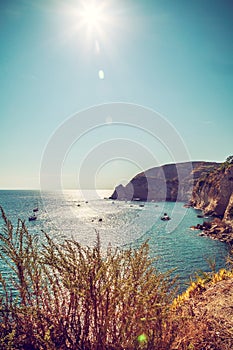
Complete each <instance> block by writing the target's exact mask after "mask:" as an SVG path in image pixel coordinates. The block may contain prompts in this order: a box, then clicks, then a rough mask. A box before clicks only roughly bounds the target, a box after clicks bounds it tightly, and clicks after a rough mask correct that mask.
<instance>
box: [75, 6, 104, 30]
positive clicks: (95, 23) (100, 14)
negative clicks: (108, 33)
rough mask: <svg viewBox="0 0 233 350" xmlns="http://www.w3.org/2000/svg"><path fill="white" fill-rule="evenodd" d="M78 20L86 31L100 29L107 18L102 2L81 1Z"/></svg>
mask: <svg viewBox="0 0 233 350" xmlns="http://www.w3.org/2000/svg"><path fill="white" fill-rule="evenodd" d="M80 20H81V26H82V27H85V28H86V29H87V30H88V31H95V30H97V31H100V30H101V29H102V27H103V25H104V22H106V20H107V17H106V14H105V13H104V6H103V3H102V4H100V3H97V2H96V1H89V2H87V1H86V2H85V3H83V4H82V8H81V9H80Z"/></svg>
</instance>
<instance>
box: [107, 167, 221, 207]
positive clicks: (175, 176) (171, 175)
mask: <svg viewBox="0 0 233 350" xmlns="http://www.w3.org/2000/svg"><path fill="white" fill-rule="evenodd" d="M218 167H219V164H218V163H213V162H186V163H177V164H167V165H164V166H161V167H155V168H152V169H149V170H147V171H145V172H142V173H140V174H138V175H136V176H135V177H134V178H133V179H132V180H131V181H130V182H129V183H128V184H127V185H126V186H122V185H119V186H117V187H116V188H115V191H114V193H113V194H112V196H111V197H110V198H111V199H118V200H142V201H151V200H154V201H190V200H191V198H192V192H193V186H195V185H196V184H197V182H198V180H199V178H200V177H204V176H205V175H206V174H208V173H209V172H210V171H214V170H215V169H217V168H218Z"/></svg>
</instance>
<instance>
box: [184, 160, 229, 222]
mask: <svg viewBox="0 0 233 350" xmlns="http://www.w3.org/2000/svg"><path fill="white" fill-rule="evenodd" d="M191 203H192V205H193V206H194V207H195V208H198V209H201V210H203V213H204V214H205V215H213V216H219V217H221V218H223V219H224V221H232V220H233V165H229V166H220V167H219V168H217V169H215V170H214V171H211V172H209V173H207V174H205V175H203V176H201V177H200V178H199V180H198V181H197V183H196V184H195V186H194V189H193V195H192V199H191Z"/></svg>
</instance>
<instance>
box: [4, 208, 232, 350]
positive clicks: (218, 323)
mask: <svg viewBox="0 0 233 350" xmlns="http://www.w3.org/2000/svg"><path fill="white" fill-rule="evenodd" d="M1 210H2V209H1ZM2 217H3V220H4V224H5V227H4V229H3V230H2V233H0V254H1V257H2V259H4V260H5V262H6V263H7V264H8V265H9V267H10V270H11V278H12V283H13V285H14V290H16V291H17V297H16V296H13V295H12V294H11V291H10V289H9V287H8V285H7V281H5V280H4V279H3V277H2V276H0V283H1V298H0V349H4V350H10V349H11V350H12V349H13V350H14V349H16V350H17V349H25V350H26V349H30V350H42V349H43V350H53V349H54V350H55V349H62V350H63V349H64V350H66V349H71V350H81V349H82V350H118V349H119V350H134V349H136V350H137V349H138V350H139V349H140V350H182V349H183V350H190V349H195V350H201V349H202V350H204V349H212V350H214V349H219V350H230V349H231V348H232V347H233V342H232V338H233V337H232V335H233V333H232V332H233V331H232V330H233V324H232V310H233V303H232V297H233V282H232V281H233V279H232V278H231V276H230V272H229V271H228V272H227V271H226V270H225V271H226V273H225V272H221V273H220V272H219V273H218V274H216V273H215V275H214V273H213V274H212V275H211V276H208V278H207V279H206V280H205V282H203V280H200V278H199V280H198V279H197V281H196V282H194V284H195V285H191V286H190V288H189V291H187V292H186V294H184V295H183V296H181V297H179V298H178V299H175V301H174V295H175V288H174V283H175V282H174V281H171V279H170V275H169V273H167V274H161V273H159V272H158V271H157V270H156V269H155V268H154V266H153V260H152V259H151V258H150V257H149V247H148V244H147V243H145V244H143V245H142V246H141V247H140V248H139V249H137V250H134V249H127V250H119V249H110V248H109V249H108V251H107V252H103V251H102V250H101V247H100V242H99V237H98V236H97V242H96V245H95V247H93V248H90V247H82V246H81V245H80V244H79V243H78V242H76V241H73V240H67V241H65V242H64V243H63V244H55V242H54V241H53V240H52V239H51V238H50V237H49V236H48V235H47V234H44V235H45V238H46V240H45V243H44V244H43V246H41V244H39V243H38V241H37V237H32V236H31V235H30V234H29V233H28V231H27V228H26V227H25V224H24V223H23V222H22V221H21V220H19V221H18V226H17V228H16V229H15V230H14V228H13V226H12V224H11V222H10V221H9V220H8V219H7V217H6V216H5V214H4V212H3V210H2ZM228 273H229V275H228ZM177 300H179V302H177ZM230 320H231V321H230Z"/></svg>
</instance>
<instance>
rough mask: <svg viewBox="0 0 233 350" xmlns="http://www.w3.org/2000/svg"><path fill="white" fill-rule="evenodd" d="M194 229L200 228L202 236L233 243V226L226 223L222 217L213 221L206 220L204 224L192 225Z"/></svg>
mask: <svg viewBox="0 0 233 350" xmlns="http://www.w3.org/2000/svg"><path fill="white" fill-rule="evenodd" d="M191 228H192V229H194V230H200V231H201V233H200V234H199V235H200V236H208V237H210V238H212V239H217V240H219V241H221V242H225V243H228V244H230V245H231V246H232V245H233V230H232V226H231V225H229V224H226V223H225V222H224V221H222V220H221V219H218V218H215V219H213V221H212V222H209V221H208V222H206V221H204V222H203V224H197V225H196V226H192V227H191Z"/></svg>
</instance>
